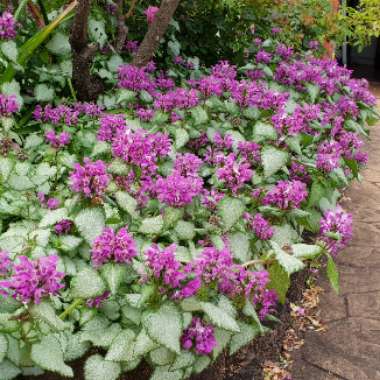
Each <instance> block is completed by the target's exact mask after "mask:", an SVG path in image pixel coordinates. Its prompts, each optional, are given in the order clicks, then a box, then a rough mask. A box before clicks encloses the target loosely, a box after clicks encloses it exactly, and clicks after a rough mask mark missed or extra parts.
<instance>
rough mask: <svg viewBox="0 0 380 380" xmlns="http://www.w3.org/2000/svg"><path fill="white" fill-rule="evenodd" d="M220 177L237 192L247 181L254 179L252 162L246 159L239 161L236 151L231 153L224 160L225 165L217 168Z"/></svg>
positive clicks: (228, 186)
mask: <svg viewBox="0 0 380 380" xmlns="http://www.w3.org/2000/svg"><path fill="white" fill-rule="evenodd" d="M216 175H217V177H218V179H219V180H220V181H222V182H224V183H225V186H226V187H227V188H229V189H231V191H232V192H233V193H234V194H236V193H237V192H238V191H239V190H240V189H241V188H242V187H243V186H244V184H245V183H246V182H248V181H250V180H251V179H252V175H253V170H252V169H251V164H250V163H248V162H246V161H240V162H239V161H238V160H237V159H236V155H235V154H234V153H230V154H229V155H228V156H227V157H225V158H224V160H223V166H222V167H221V168H219V169H217V170H216Z"/></svg>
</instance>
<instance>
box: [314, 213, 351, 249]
mask: <svg viewBox="0 0 380 380" xmlns="http://www.w3.org/2000/svg"><path fill="white" fill-rule="evenodd" d="M320 225H321V228H320V237H319V238H320V239H321V240H322V241H324V242H325V243H326V245H327V248H328V249H329V251H330V252H331V253H332V254H333V255H336V254H337V253H338V252H339V251H341V250H342V249H343V248H345V247H346V246H347V244H348V243H349V242H350V240H351V239H352V215H351V214H347V213H346V212H344V211H343V209H342V208H341V207H337V208H336V209H335V210H328V211H326V212H325V213H324V215H323V218H322V219H321V222H320Z"/></svg>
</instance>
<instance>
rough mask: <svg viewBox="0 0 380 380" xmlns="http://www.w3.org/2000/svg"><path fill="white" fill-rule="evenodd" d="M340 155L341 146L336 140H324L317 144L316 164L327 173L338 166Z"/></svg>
mask: <svg viewBox="0 0 380 380" xmlns="http://www.w3.org/2000/svg"><path fill="white" fill-rule="evenodd" d="M341 155H342V148H341V146H340V144H339V143H338V142H336V141H324V142H322V143H321V144H320V145H319V146H318V150H317V159H316V165H317V168H318V169H321V170H323V171H325V172H327V173H329V172H331V171H333V170H334V169H336V168H338V167H339V165H340V159H341Z"/></svg>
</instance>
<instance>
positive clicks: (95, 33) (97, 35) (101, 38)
mask: <svg viewBox="0 0 380 380" xmlns="http://www.w3.org/2000/svg"><path fill="white" fill-rule="evenodd" d="M88 34H89V35H90V38H91V40H92V41H93V42H96V43H97V44H99V45H100V46H101V47H103V45H104V44H105V43H106V42H107V33H106V30H105V22H104V20H96V19H94V18H90V20H89V22H88Z"/></svg>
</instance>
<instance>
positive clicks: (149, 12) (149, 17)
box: [144, 5, 160, 24]
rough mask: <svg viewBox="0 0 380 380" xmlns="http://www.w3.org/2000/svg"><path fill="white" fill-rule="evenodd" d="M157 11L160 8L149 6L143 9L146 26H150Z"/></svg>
mask: <svg viewBox="0 0 380 380" xmlns="http://www.w3.org/2000/svg"><path fill="white" fill-rule="evenodd" d="M159 10H160V8H158V7H154V6H151V5H150V6H149V7H148V8H147V9H145V11H144V13H145V16H146V20H147V22H148V24H151V23H152V22H153V21H154V19H155V17H156V14H157V12H158V11H159Z"/></svg>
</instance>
